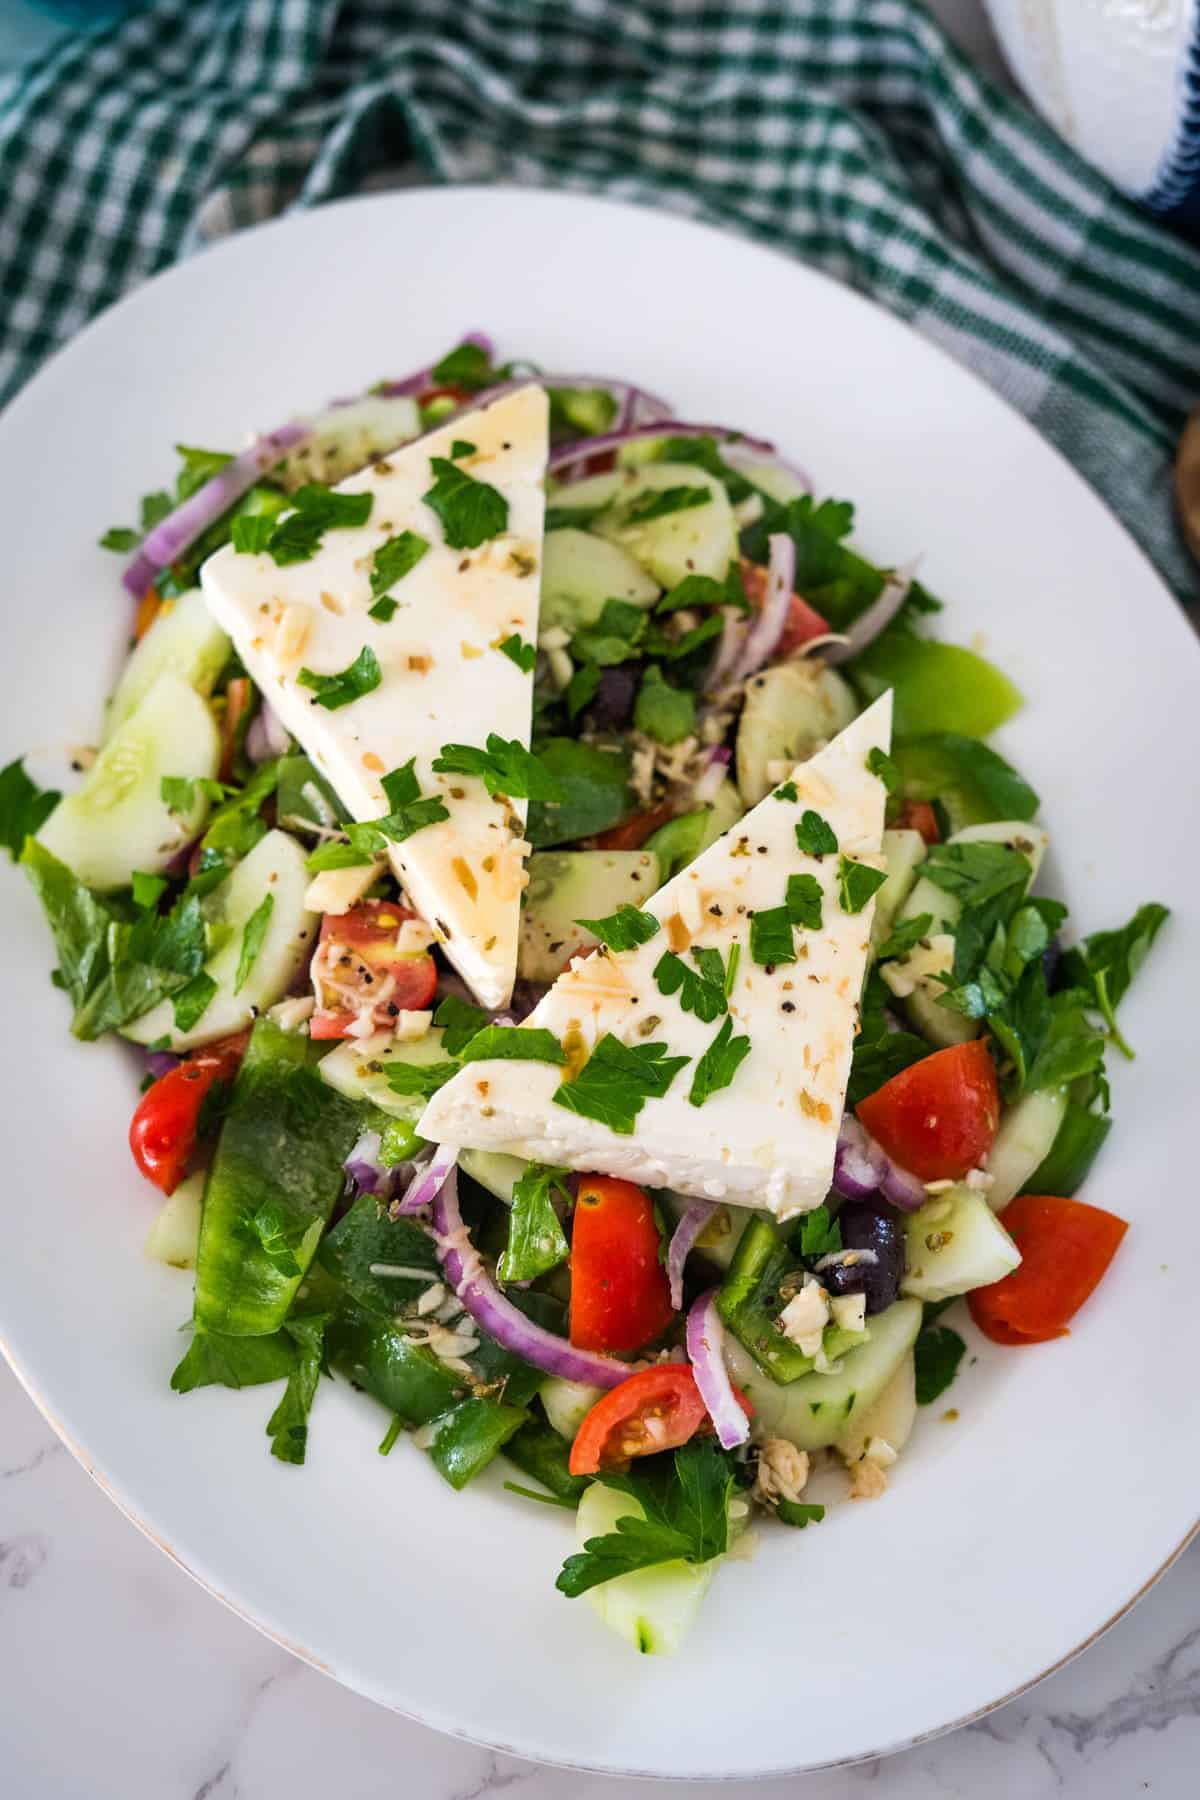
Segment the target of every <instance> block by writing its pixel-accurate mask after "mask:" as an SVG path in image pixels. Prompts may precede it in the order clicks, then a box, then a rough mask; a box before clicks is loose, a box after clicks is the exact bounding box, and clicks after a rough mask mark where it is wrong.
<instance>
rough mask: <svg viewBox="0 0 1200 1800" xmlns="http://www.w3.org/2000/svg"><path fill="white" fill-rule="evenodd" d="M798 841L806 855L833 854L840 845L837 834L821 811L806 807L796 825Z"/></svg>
mask: <svg viewBox="0 0 1200 1800" xmlns="http://www.w3.org/2000/svg"><path fill="white" fill-rule="evenodd" d="M796 842H797V844H798V845H799V846H800V848H801V850H803V852H804V854H805V856H832V855H833V854H834V852H835V851H836V849H837V847H838V841H837V834H836V833H835V831H834V829H833V827H832V825H830V824H829V822H828V820H827V819H823V818H822V817H821V815H820V813H819V812H814V811H813V810H812V808H811V806H809V807H805V809H804V812H803V813H802V814H801V816H800V823H799V824H798V825H797V827H796Z"/></svg>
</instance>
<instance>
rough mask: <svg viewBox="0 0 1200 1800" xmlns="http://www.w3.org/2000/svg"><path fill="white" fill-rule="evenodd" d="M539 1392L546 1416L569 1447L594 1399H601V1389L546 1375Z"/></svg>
mask: <svg viewBox="0 0 1200 1800" xmlns="http://www.w3.org/2000/svg"><path fill="white" fill-rule="evenodd" d="M540 1392H541V1396H542V1405H543V1406H544V1407H545V1409H546V1417H547V1418H548V1419H549V1421H550V1423H551V1425H553V1427H554V1429H555V1431H557V1433H558V1435H559V1436H560V1437H564V1438H566V1439H567V1441H568V1443H572V1444H573V1443H574V1442H575V1434H576V1432H577V1431H578V1430H579V1427H580V1426H581V1425H582V1424H583V1421H584V1419H585V1418H586V1417H587V1415H588V1414H589V1413H590V1412H591V1410H592V1408H593V1406H595V1404H596V1402H597V1400H603V1398H604V1389H603V1388H598V1387H592V1386H591V1384H590V1382H586V1381H566V1380H564V1378H563V1377H562V1376H561V1375H547V1377H546V1379H545V1381H543V1383H542V1385H541V1389H540Z"/></svg>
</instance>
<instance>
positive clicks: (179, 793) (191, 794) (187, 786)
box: [159, 775, 233, 817]
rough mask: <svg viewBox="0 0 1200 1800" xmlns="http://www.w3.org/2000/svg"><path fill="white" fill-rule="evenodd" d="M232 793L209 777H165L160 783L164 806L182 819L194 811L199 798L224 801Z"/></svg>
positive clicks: (229, 789)
mask: <svg viewBox="0 0 1200 1800" xmlns="http://www.w3.org/2000/svg"><path fill="white" fill-rule="evenodd" d="M232 791H233V790H232V789H231V788H227V787H225V786H223V785H222V783H221V782H219V781H213V780H211V779H210V778H209V777H208V776H207V775H197V776H195V777H192V776H188V775H164V776H163V777H162V780H161V781H160V782H159V793H160V794H161V796H162V801H163V805H164V806H166V807H168V808H169V809H170V811H171V812H173V813H178V814H179V815H180V816H181V817H183V816H184V815H186V814H187V813H190V812H191V811H192V810H193V809H194V807H195V805H196V799H197V796H199V795H201V794H203V795H204V796H205V797H206V798H207V799H209V800H222V799H224V797H225V795H226V794H229V793H231V792H232Z"/></svg>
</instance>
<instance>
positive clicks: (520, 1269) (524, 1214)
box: [496, 1163, 570, 1281]
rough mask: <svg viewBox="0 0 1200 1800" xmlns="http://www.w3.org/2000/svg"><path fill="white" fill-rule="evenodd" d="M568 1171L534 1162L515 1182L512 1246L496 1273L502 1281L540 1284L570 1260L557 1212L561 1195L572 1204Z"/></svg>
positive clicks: (510, 1223)
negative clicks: (556, 1206) (567, 1179)
mask: <svg viewBox="0 0 1200 1800" xmlns="http://www.w3.org/2000/svg"><path fill="white" fill-rule="evenodd" d="M566 1175H567V1172H566V1170H565V1169H550V1168H543V1167H542V1166H541V1165H540V1164H539V1163H530V1164H529V1166H528V1167H527V1168H526V1169H525V1170H524V1172H523V1173H522V1175H521V1176H520V1178H519V1179H518V1180H517V1181H516V1182H514V1183H513V1191H512V1206H511V1208H510V1210H509V1215H508V1247H507V1249H506V1250H505V1252H504V1254H503V1256H502V1257H501V1258H500V1261H499V1263H498V1264H497V1265H496V1273H497V1275H498V1276H499V1277H500V1280H501V1281H536V1279H537V1277H538V1276H539V1275H548V1274H549V1272H550V1270H551V1269H557V1267H558V1266H559V1264H560V1263H564V1262H566V1260H567V1240H566V1238H565V1237H564V1235H563V1228H562V1225H561V1224H560V1222H559V1217H558V1214H557V1213H556V1212H555V1210H554V1200H555V1196H556V1195H557V1196H558V1198H560V1199H561V1200H563V1201H566V1202H569V1201H570V1193H569V1192H568V1190H567V1187H566V1185H565V1184H566Z"/></svg>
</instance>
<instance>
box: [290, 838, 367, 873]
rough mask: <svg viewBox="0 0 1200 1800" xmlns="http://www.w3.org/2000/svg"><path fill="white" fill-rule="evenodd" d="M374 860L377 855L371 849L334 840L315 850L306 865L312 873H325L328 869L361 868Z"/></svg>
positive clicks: (307, 859) (306, 860)
mask: <svg viewBox="0 0 1200 1800" xmlns="http://www.w3.org/2000/svg"><path fill="white" fill-rule="evenodd" d="M374 861H375V856H374V854H373V853H372V852H371V851H368V850H361V849H359V848H358V847H357V846H356V845H354V844H342V843H338V842H336V841H334V842H331V843H328V844H322V845H321V847H320V849H319V850H314V851H313V853H312V855H311V856H309V857H307V858H306V859H305V863H304V866H305V868H306V869H307V870H308V872H309V874H310V875H323V874H324V873H325V871H326V870H327V869H359V868H362V867H363V866H364V865H365V864H366V863H370V862H374Z"/></svg>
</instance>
